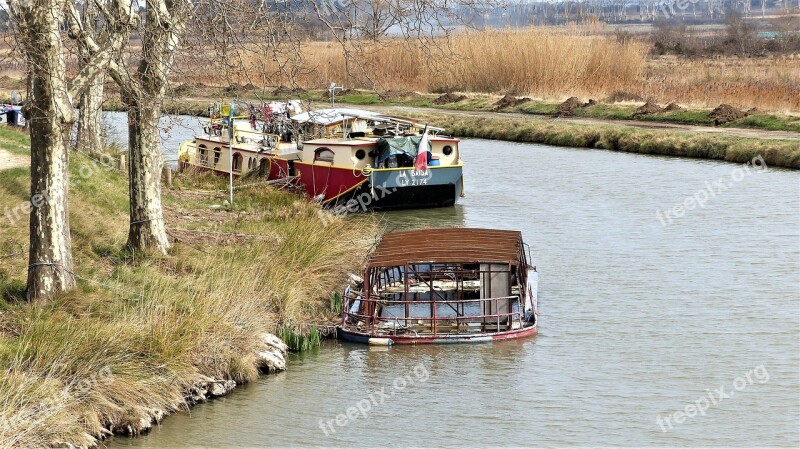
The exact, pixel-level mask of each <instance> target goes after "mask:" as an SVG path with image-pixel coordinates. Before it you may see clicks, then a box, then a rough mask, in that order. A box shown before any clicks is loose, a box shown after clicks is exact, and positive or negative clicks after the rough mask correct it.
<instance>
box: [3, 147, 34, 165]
mask: <svg viewBox="0 0 800 449" xmlns="http://www.w3.org/2000/svg"><path fill="white" fill-rule="evenodd" d="M30 163H31V161H30V159H28V158H27V157H25V156H17V155H15V154H11V153H9V152H8V151H6V150H3V149H0V170H8V169H9V168H16V167H27V166H28V165H29V164H30Z"/></svg>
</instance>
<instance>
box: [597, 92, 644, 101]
mask: <svg viewBox="0 0 800 449" xmlns="http://www.w3.org/2000/svg"><path fill="white" fill-rule="evenodd" d="M620 101H644V97H642V96H641V95H639V94H635V93H633V92H625V91H624V90H615V91H614V92H612V93H611V95H609V96H608V98H606V102H608V103H618V102H620Z"/></svg>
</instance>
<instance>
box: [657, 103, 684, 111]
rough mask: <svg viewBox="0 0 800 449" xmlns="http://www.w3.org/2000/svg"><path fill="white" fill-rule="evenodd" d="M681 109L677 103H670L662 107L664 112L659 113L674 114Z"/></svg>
mask: <svg viewBox="0 0 800 449" xmlns="http://www.w3.org/2000/svg"><path fill="white" fill-rule="evenodd" d="M681 109H683V108H682V107H680V105H679V104H678V103H670V104H668V105H666V106H665V107H664V110H663V111H661V112H675V111H680V110H681Z"/></svg>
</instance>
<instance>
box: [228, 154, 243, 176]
mask: <svg viewBox="0 0 800 449" xmlns="http://www.w3.org/2000/svg"><path fill="white" fill-rule="evenodd" d="M237 160H238V162H239V164H238V169H237V164H236V162H237ZM243 164H244V156H242V153H240V152H238V151H237V152H235V153H233V157H231V171H233V172H234V173H241V172H242V165H243Z"/></svg>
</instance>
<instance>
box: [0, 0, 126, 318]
mask: <svg viewBox="0 0 800 449" xmlns="http://www.w3.org/2000/svg"><path fill="white" fill-rule="evenodd" d="M121 1H122V0H121ZM123 3H124V1H123ZM120 4H121V3H113V4H111V5H110V6H109V7H114V8H116V9H115V10H114V13H115V14H117V15H119V13H120V12H122V11H124V5H123V6H120ZM128 5H129V4H128ZM8 6H9V9H10V11H11V16H12V20H13V22H14V25H15V27H16V29H15V32H16V33H15V35H16V38H17V41H18V43H19V47H20V49H21V53H22V55H23V57H24V60H25V62H26V65H27V76H28V79H27V85H28V94H27V99H26V102H25V105H24V113H25V116H26V117H27V123H28V127H29V129H30V134H31V205H32V206H33V207H31V213H30V248H29V249H30V259H29V267H28V286H27V297H28V299H29V300H30V301H32V302H37V303H41V302H45V301H47V300H48V299H51V298H52V297H53V296H54V295H56V294H58V293H59V292H63V291H66V290H70V289H72V288H74V287H75V278H74V274H73V261H72V240H71V236H70V228H69V213H68V207H67V196H68V191H69V137H70V133H71V131H72V125H73V123H74V122H75V112H74V106H73V105H74V102H73V101H74V99H75V98H77V96H79V95H80V94H81V93H82V91H83V90H84V89H85V88H86V86H88V85H89V84H90V83H92V82H93V81H94V80H95V79H96V78H97V76H98V75H99V74H100V73H102V72H103V71H104V70H105V69H106V67H107V65H108V63H109V61H110V60H111V59H112V56H113V55H114V53H115V52H116V51H117V50H118V49H119V47H120V45H121V41H120V40H119V39H118V38H117V37H118V36H116V35H115V34H114V33H107V34H106V35H105V37H104V39H102V40H101V41H99V42H98V41H95V40H94V39H92V38H91V36H88V35H87V34H86V33H81V32H80V30H79V28H78V29H77V30H76V31H75V33H74V36H75V37H76V38H77V39H79V40H80V42H81V45H83V47H84V49H85V50H86V52H87V53H86V54H87V59H86V62H85V64H83V67H82V68H81V69H80V71H79V73H78V74H77V76H75V77H74V78H72V79H71V82H68V81H67V70H66V63H65V55H64V45H63V36H62V27H61V26H62V24H63V23H66V22H67V21H68V20H70V18H71V16H74V15H75V14H76V12H75V5H74V4H72V3H71V2H69V1H68V0H10V1H9V2H8ZM123 14H124V12H123Z"/></svg>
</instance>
